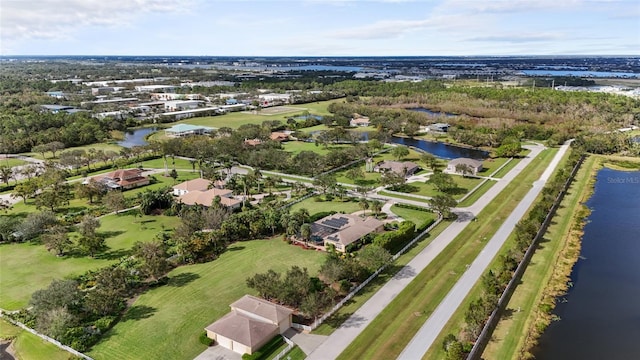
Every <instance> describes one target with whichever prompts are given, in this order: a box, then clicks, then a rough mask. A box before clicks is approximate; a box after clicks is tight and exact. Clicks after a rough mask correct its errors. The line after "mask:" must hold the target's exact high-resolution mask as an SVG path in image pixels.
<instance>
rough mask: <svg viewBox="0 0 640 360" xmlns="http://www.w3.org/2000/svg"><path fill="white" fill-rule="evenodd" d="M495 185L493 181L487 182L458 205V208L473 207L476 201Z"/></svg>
mask: <svg viewBox="0 0 640 360" xmlns="http://www.w3.org/2000/svg"><path fill="white" fill-rule="evenodd" d="M495 183H496V181H495V180H487V181H485V182H484V183H482V185H480V187H479V188H477V189H476V191H474V192H473V193H472V194H471V195H469V197H467V198H466V199H464V200H463V201H461V202H459V203H458V206H459V207H466V206H471V205H473V204H474V203H475V202H476V201H478V199H479V198H480V197H481V196H482V195H484V193H486V192H487V190H489V189H491V187H492V186H493V185H494V184H495Z"/></svg>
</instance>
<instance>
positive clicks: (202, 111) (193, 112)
mask: <svg viewBox="0 0 640 360" xmlns="http://www.w3.org/2000/svg"><path fill="white" fill-rule="evenodd" d="M221 113H224V111H223V110H222V109H221V108H220V107H207V108H197V109H190V110H180V111H168V112H165V113H162V114H160V115H161V116H163V117H168V118H173V120H181V119H188V118H192V117H196V116H208V115H218V114H221Z"/></svg>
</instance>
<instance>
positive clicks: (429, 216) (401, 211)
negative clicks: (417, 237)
mask: <svg viewBox="0 0 640 360" xmlns="http://www.w3.org/2000/svg"><path fill="white" fill-rule="evenodd" d="M391 212H393V213H394V214H396V215H398V216H400V217H401V218H403V219H404V220H407V221H411V222H413V223H414V224H416V226H420V225H421V224H424V223H425V222H426V221H429V220H434V221H435V220H436V219H437V218H438V215H436V214H435V213H433V212H431V211H422V210H415V209H407V208H404V207H400V206H398V205H393V206H391Z"/></svg>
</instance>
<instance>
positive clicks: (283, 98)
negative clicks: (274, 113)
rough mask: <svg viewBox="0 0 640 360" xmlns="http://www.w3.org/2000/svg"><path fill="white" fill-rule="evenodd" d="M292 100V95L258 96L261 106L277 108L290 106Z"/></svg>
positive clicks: (271, 94)
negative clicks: (278, 106)
mask: <svg viewBox="0 0 640 360" xmlns="http://www.w3.org/2000/svg"><path fill="white" fill-rule="evenodd" d="M290 100H291V94H275V93H270V94H260V95H258V101H259V102H260V106H263V107H267V106H276V105H283V104H288V103H289V101H290Z"/></svg>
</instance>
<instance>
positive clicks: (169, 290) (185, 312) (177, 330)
mask: <svg viewBox="0 0 640 360" xmlns="http://www.w3.org/2000/svg"><path fill="white" fill-rule="evenodd" d="M323 259H324V253H322V252H318V251H312V250H302V249H301V248H299V247H297V246H292V245H288V244H287V243H285V242H284V241H282V240H280V238H279V237H278V238H274V239H271V240H253V241H246V242H238V243H235V244H233V245H231V246H230V247H229V249H228V250H227V251H226V252H225V253H223V254H222V255H221V256H220V258H219V259H217V260H214V261H211V262H208V263H204V264H197V265H188V266H181V267H179V268H177V269H175V270H173V271H172V272H170V273H169V278H170V280H169V284H167V285H164V286H161V287H158V288H155V289H152V290H149V291H147V292H146V293H144V294H142V295H141V296H140V297H139V298H138V299H137V300H136V302H135V303H134V304H133V306H132V308H130V309H129V312H128V313H127V314H125V315H124V317H123V319H122V321H121V322H119V323H118V324H117V325H116V326H115V327H114V328H113V329H111V330H110V331H109V332H108V333H107V334H106V336H105V339H104V340H103V341H102V342H100V343H99V344H98V345H96V346H95V347H94V349H93V350H92V351H91V352H90V356H92V357H93V358H95V359H96V360H101V359H122V360H125V359H185V360H186V359H193V358H194V357H195V356H197V355H198V354H199V353H200V352H202V351H203V350H204V349H205V348H206V346H205V345H202V344H200V342H199V341H198V336H199V335H200V334H201V333H202V332H203V328H204V327H205V326H207V325H209V324H210V323H212V322H214V321H215V320H217V319H219V318H220V317H222V316H223V315H224V314H226V313H227V312H228V311H229V304H231V303H232V302H234V301H235V300H237V299H239V298H240V297H242V296H243V295H244V294H247V293H253V291H252V290H250V289H248V288H247V286H246V282H245V280H246V278H247V277H249V276H252V275H253V274H255V273H258V272H265V271H267V270H269V269H273V270H275V271H285V270H286V269H288V268H290V267H291V266H292V265H298V266H300V267H306V268H307V269H308V270H309V273H310V274H316V273H317V271H318V269H319V267H320V264H321V263H322V261H323ZM168 335H170V336H171V340H170V341H167V336H168Z"/></svg>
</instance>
